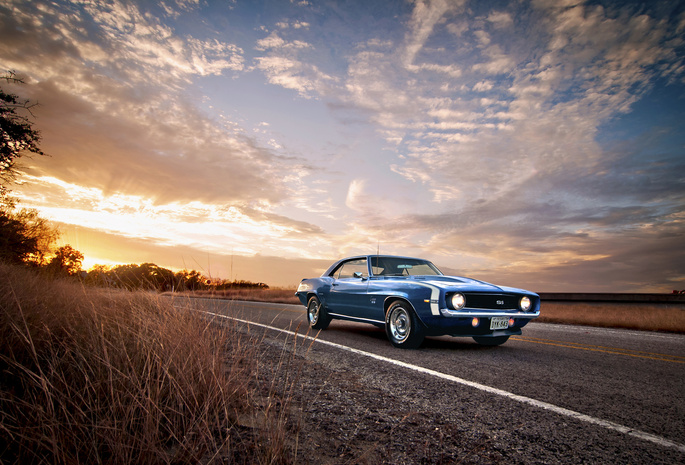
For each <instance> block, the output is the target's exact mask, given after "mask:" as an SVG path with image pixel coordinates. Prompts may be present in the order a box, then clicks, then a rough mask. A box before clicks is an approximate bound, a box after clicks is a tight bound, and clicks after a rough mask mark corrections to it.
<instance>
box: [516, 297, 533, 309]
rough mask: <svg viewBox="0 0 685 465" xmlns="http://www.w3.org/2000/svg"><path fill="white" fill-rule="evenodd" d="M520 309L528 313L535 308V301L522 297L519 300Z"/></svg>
mask: <svg viewBox="0 0 685 465" xmlns="http://www.w3.org/2000/svg"><path fill="white" fill-rule="evenodd" d="M519 308H520V309H521V310H522V311H524V312H527V311H529V310H530V309H531V308H533V301H532V300H531V299H530V297H528V296H527V295H524V296H523V297H521V300H519Z"/></svg>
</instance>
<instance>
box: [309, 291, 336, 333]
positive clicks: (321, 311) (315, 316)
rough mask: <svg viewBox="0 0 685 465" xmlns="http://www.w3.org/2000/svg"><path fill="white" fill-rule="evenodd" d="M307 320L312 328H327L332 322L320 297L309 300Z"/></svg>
mask: <svg viewBox="0 0 685 465" xmlns="http://www.w3.org/2000/svg"><path fill="white" fill-rule="evenodd" d="M307 321H308V322H309V326H310V327H311V328H312V329H326V328H328V325H329V324H330V323H331V317H330V316H328V312H326V309H325V308H324V306H323V305H321V302H319V299H318V297H315V296H314V297H311V298H310V299H309V301H308V302H307Z"/></svg>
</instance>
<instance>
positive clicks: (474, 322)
mask: <svg viewBox="0 0 685 465" xmlns="http://www.w3.org/2000/svg"><path fill="white" fill-rule="evenodd" d="M479 324H480V320H479V319H478V318H474V319H473V320H471V326H473V327H474V328H475V327H476V326H478V325H479Z"/></svg>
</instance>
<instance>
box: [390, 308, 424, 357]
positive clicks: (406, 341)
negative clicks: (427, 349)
mask: <svg viewBox="0 0 685 465" xmlns="http://www.w3.org/2000/svg"><path fill="white" fill-rule="evenodd" d="M385 332H386V334H387V335H388V339H390V343H391V344H392V345H394V346H395V347H398V348H400V349H416V348H417V347H419V346H420V345H421V343H422V342H423V338H424V335H423V328H422V327H421V323H420V322H419V319H418V318H417V317H416V314H415V313H414V310H412V309H411V308H410V307H409V305H408V304H407V303H405V302H402V301H399V300H398V301H395V302H393V303H391V304H390V308H389V309H388V313H386V314H385Z"/></svg>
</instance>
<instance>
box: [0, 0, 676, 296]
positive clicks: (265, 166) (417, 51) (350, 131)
mask: <svg viewBox="0 0 685 465" xmlns="http://www.w3.org/2000/svg"><path fill="white" fill-rule="evenodd" d="M0 36H1V40H0V68H2V69H6V70H14V71H16V72H17V73H18V75H20V76H22V77H23V78H24V80H25V82H26V85H24V86H19V87H17V88H12V89H10V90H13V91H14V92H16V93H20V94H21V95H23V96H26V97H27V98H30V99H31V100H32V101H36V102H38V103H39V104H40V106H39V107H38V108H37V109H36V111H35V120H34V122H35V126H36V128H37V129H39V130H40V131H41V133H42V135H43V143H42V147H43V149H44V150H45V151H46V152H47V153H49V154H50V155H51V156H50V157H38V158H32V159H25V160H24V171H25V175H24V176H23V178H22V180H23V183H22V185H21V186H17V187H16V189H15V195H16V196H17V197H19V198H20V200H21V204H22V205H24V206H29V207H33V208H37V209H38V210H40V211H41V212H42V214H43V215H44V216H46V217H48V218H50V219H51V220H53V221H54V222H56V223H57V224H59V225H60V226H61V227H62V229H63V232H64V233H63V236H62V241H63V242H64V243H70V244H71V245H73V246H75V247H76V248H78V249H79V250H81V251H82V252H84V254H85V255H86V259H87V260H86V264H87V265H90V264H93V263H110V264H113V263H132V262H136V263H140V262H143V261H151V262H155V263H157V264H158V265H160V266H166V267H170V268H183V267H187V268H196V269H203V270H204V271H205V272H208V273H211V274H212V275H214V276H219V277H223V278H229V279H233V278H238V279H249V280H255V281H264V282H267V283H269V284H271V285H294V284H296V283H297V282H298V281H299V280H300V279H301V278H303V277H310V276H312V275H318V274H319V273H320V272H321V271H323V269H325V268H326V267H327V265H328V264H329V263H330V262H331V261H332V260H335V259H338V258H341V257H343V256H348V255H353V254H359V253H372V252H375V251H376V250H377V249H378V248H380V250H381V252H383V253H393V254H403V255H412V256H421V257H426V258H429V259H431V260H433V261H434V262H435V263H436V264H437V265H438V266H439V267H441V268H442V269H443V271H446V272H450V273H457V274H462V275H467V276H471V277H474V278H479V279H483V280H488V281H493V282H496V283H501V284H507V285H514V286H520V287H525V288H529V289H532V290H536V291H578V292H580V291H600V292H601V291H606V292H614V291H617V292H621V291H623V292H670V291H671V290H673V289H685V252H684V250H685V247H684V246H685V226H684V221H685V174H683V173H685V118H684V116H685V62H684V58H685V53H684V52H685V41H684V40H683V38H684V37H685V2H673V1H663V2H659V1H656V2H615V1H614V2H610V1H606V2H605V1H599V2H597V1H594V2H583V1H577V0H554V1H552V0H530V1H522V0H512V1H492V2H486V1H466V0H455V1H447V0H435V1H385V2H383V1H378V2H375V1H374V2H368V1H346V2H337V1H313V0H308V1H289V0H282V1H277V0H265V1H241V0H233V1H200V0H177V1H162V2H122V1H119V0H111V1H106V2H105V1H97V0H90V1H85V0H83V1H55V2H47V1H31V2H27V1H12V0H0Z"/></svg>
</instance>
